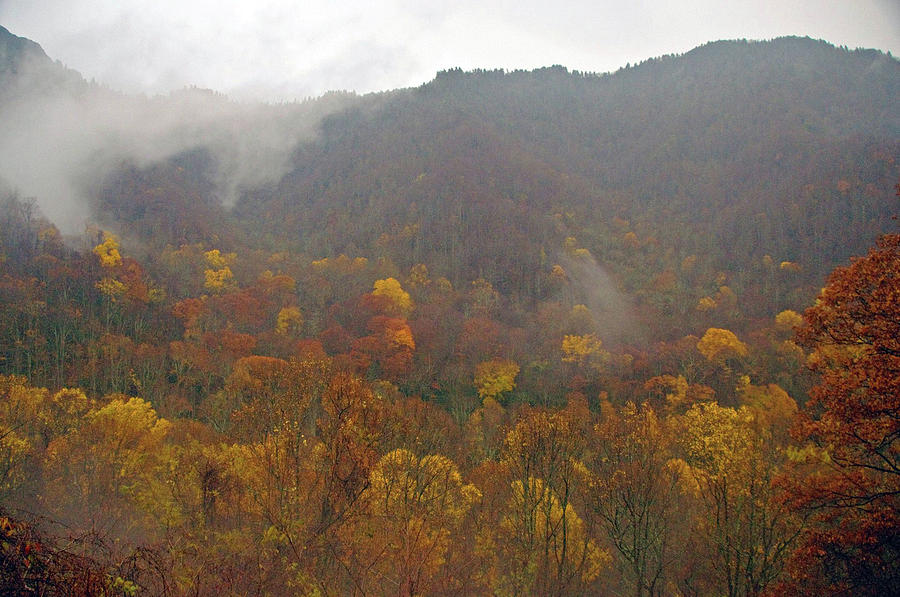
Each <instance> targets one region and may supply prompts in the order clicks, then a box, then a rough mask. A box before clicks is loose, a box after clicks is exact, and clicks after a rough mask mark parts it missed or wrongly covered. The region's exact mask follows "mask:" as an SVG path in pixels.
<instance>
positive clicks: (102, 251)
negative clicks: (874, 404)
mask: <svg viewBox="0 0 900 597" xmlns="http://www.w3.org/2000/svg"><path fill="white" fill-rule="evenodd" d="M93 252H94V255H96V256H97V257H99V258H100V265H102V266H103V267H116V266H119V265H122V255H120V254H119V239H117V238H116V237H115V236H114V235H112V234H110V233H108V232H105V233H104V234H103V242H102V243H100V244H99V245H97V246H96V247H94V251H93Z"/></svg>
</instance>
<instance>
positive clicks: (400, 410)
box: [0, 27, 900, 597]
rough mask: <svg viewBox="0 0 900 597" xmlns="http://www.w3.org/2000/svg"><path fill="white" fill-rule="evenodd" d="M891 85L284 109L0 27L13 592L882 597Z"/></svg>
mask: <svg viewBox="0 0 900 597" xmlns="http://www.w3.org/2000/svg"><path fill="white" fill-rule="evenodd" d="M898 98H900V63H898V61H897V60H896V59H895V58H893V57H892V56H890V55H889V54H883V53H880V52H877V51H874V50H853V51H851V50H848V49H846V48H837V47H834V46H831V45H829V44H827V43H825V42H821V41H814V40H810V39H808V38H802V39H801V38H781V39H776V40H772V41H767V42H748V41H727V42H714V43H710V44H707V45H705V46H702V47H699V48H697V49H695V50H692V51H690V52H688V53H686V54H684V55H679V56H665V57H662V58H658V59H653V60H649V61H647V62H644V63H642V64H639V65H635V66H630V65H629V66H628V67H626V68H623V69H620V70H619V71H617V72H615V73H607V74H593V73H580V72H571V71H569V70H567V69H566V68H564V67H561V66H553V67H549V68H544V69H539V70H535V71H527V72H526V71H514V72H504V71H499V70H498V71H475V72H463V71H461V70H448V71H444V72H440V73H438V74H437V76H436V78H435V79H434V80H433V81H431V82H429V83H427V84H425V85H422V86H421V87H418V88H413V89H402V90H396V91H390V92H384V93H378V94H369V95H362V96H359V95H355V94H352V93H332V94H328V95H326V96H323V97H321V98H317V99H310V100H306V101H303V102H296V103H286V104H280V105H254V104H239V103H235V102H231V101H230V100H229V99H228V98H226V97H224V96H221V95H219V94H216V93H214V92H211V91H207V90H201V89H185V90H183V91H181V92H177V93H173V94H171V95H169V96H165V97H153V98H147V97H139V96H126V95H122V94H119V93H117V92H114V91H111V90H109V89H106V88H104V87H102V86H100V85H97V84H96V83H92V82H91V83H89V82H86V81H84V80H83V79H82V78H81V76H80V75H78V73H75V72H74V71H71V70H68V69H66V68H65V67H64V66H62V65H61V64H60V63H58V62H53V61H52V60H51V59H50V58H48V57H47V56H46V55H45V54H44V52H43V50H41V48H40V46H38V45H37V44H35V43H33V42H30V41H29V40H25V39H23V38H19V37H16V36H14V35H12V34H11V33H9V32H8V31H6V30H5V29H3V28H2V27H0V593H3V594H6V593H9V594H23V595H63V594H73V593H74V594H85V595H129V596H131V595H166V596H181V595H250V594H253V595H309V596H312V595H403V596H409V597H411V596H413V595H585V594H591V595H625V594H629V595H635V596H638V597H641V596H648V597H649V596H656V595H683V596H690V595H698V596H703V595H728V596H730V597H736V596H753V595H812V594H816V595H832V594H833V595H849V594H853V595H872V596H874V595H889V594H896V592H897V587H898V586H900V573H898V571H900V561H898V555H900V283H898V276H900V234H898V223H897V220H896V217H897V216H898V215H900V200H898V199H900V196H898V193H900V187H898V183H900V102H898Z"/></svg>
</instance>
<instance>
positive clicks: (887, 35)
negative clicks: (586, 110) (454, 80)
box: [0, 0, 900, 101]
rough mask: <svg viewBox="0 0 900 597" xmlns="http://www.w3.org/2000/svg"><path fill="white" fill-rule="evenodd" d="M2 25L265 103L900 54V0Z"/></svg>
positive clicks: (649, 0) (142, 0)
mask: <svg viewBox="0 0 900 597" xmlns="http://www.w3.org/2000/svg"><path fill="white" fill-rule="evenodd" d="M0 25H3V26H5V27H6V28H7V29H9V30H10V31H12V32H13V33H15V34H16V35H20V36H23V37H28V38H29V39H32V40H34V41H36V42H38V43H39V44H41V45H42V46H43V48H44V50H45V51H46V52H47V53H48V54H49V55H50V57H51V58H54V59H56V60H60V61H61V62H63V63H64V64H65V65H67V66H69V67H70V68H74V69H76V70H78V71H80V72H81V73H82V74H83V75H84V76H85V77H86V78H88V79H91V78H93V79H96V80H97V81H99V82H102V83H105V84H107V85H109V86H110V87H113V88H115V89H118V90H122V91H128V92H144V93H148V94H157V93H166V92H168V91H171V90H173V89H180V88H182V87H184V86H187V85H197V86H200V87H208V88H211V89H215V90H217V91H221V92H224V93H227V94H228V95H230V96H232V97H234V98H240V99H264V100H269V101H278V100H292V99H302V98H305V97H315V96H318V95H321V94H322V93H324V92H326V91H329V90H352V91H357V92H360V93H364V92H369V91H378V90H385V89H394V88H398V87H409V86H415V85H420V84H422V83H424V82H426V81H429V80H431V79H432V78H434V75H435V73H436V72H437V71H438V70H441V69H446V68H451V67H456V66H459V67H462V68H463V69H472V68H505V69H515V68H524V69H532V68H537V67H541V66H549V65H553V64H562V65H564V66H567V67H569V68H570V69H577V70H582V71H592V72H606V71H610V70H616V69H617V68H619V67H620V66H624V65H625V63H626V62H631V63H635V62H640V61H642V60H645V59H647V58H652V57H655V56H661V55H663V54H672V53H683V52H686V51H688V50H690V49H691V48H693V47H696V46H698V45H701V44H703V43H705V42H707V41H713V40H718V39H735V38H748V39H771V38H773V37H778V36H782V35H808V36H810V37H813V38H820V39H825V40H826V41H829V42H831V43H834V44H836V45H847V46H849V47H850V48H856V47H865V48H876V49H879V50H883V51H890V52H891V53H892V54H894V55H898V54H900V1H898V0H755V1H754V0H693V1H689V2H674V1H672V2H666V1H658V0H617V1H610V0H593V1H587V0H556V1H553V2H549V1H541V2H539V1H535V0H456V1H454V0H449V1H435V0H389V1H378V0H368V1H366V0H354V1H336V0H334V1H328V0H309V1H298V0H150V1H148V0H0Z"/></svg>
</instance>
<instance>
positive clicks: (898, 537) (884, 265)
mask: <svg viewBox="0 0 900 597" xmlns="http://www.w3.org/2000/svg"><path fill="white" fill-rule="evenodd" d="M805 320H806V325H805V326H804V327H803V328H801V330H800V332H799V335H800V339H801V340H802V341H803V342H804V343H805V344H806V345H807V346H809V347H811V348H814V350H815V352H814V353H813V355H812V357H811V359H810V363H811V366H812V368H813V370H814V371H816V372H817V373H819V374H820V375H821V381H820V383H819V384H818V385H817V386H816V387H814V388H813V390H812V392H811V399H810V401H809V402H808V403H807V405H806V409H805V412H803V413H801V416H800V418H799V420H798V423H797V425H796V427H795V430H794V431H795V434H796V437H797V439H798V440H800V441H803V442H806V448H805V449H804V450H802V452H801V454H802V455H804V456H805V458H804V459H802V460H803V462H804V465H805V466H807V467H809V469H810V470H809V471H808V474H807V475H806V476H805V477H803V478H801V479H799V480H796V481H794V483H793V484H792V488H791V491H790V494H791V498H792V503H793V505H794V506H795V507H796V508H798V509H800V510H803V511H806V512H808V513H810V514H811V517H812V518H811V523H812V524H811V526H810V531H809V532H808V533H807V535H806V537H805V541H804V542H803V543H802V544H801V545H800V547H799V548H798V550H797V551H796V552H795V553H794V558H793V566H792V572H793V574H792V581H791V584H792V588H793V589H794V590H795V591H797V592H798V593H801V594H820V595H823V594H838V593H839V594H853V595H888V594H896V591H897V590H898V587H900V560H898V556H900V235H898V234H893V235H886V236H884V237H882V238H881V239H879V241H878V245H877V247H876V248H874V249H873V250H871V251H870V252H869V254H868V255H867V256H866V257H864V258H860V259H855V260H854V261H853V262H852V263H851V264H850V265H849V266H847V267H842V268H838V269H836V270H835V271H834V272H833V273H832V274H831V276H830V278H829V279H828V284H827V285H826V287H825V288H824V289H823V291H822V294H821V296H820V297H819V300H818V301H817V303H816V305H815V306H814V307H812V308H810V309H808V310H807V311H806V314H805Z"/></svg>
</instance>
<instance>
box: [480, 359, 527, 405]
mask: <svg viewBox="0 0 900 597" xmlns="http://www.w3.org/2000/svg"><path fill="white" fill-rule="evenodd" d="M518 374H519V365H517V364H516V363H515V362H514V361H510V360H508V359H491V360H490V361H485V362H483V363H480V364H479V365H478V366H477V367H475V387H476V388H477V389H478V395H479V396H480V397H481V398H482V399H487V398H497V396H499V395H500V394H502V393H503V392H511V391H512V390H514V389H515V388H516V376H517V375H518Z"/></svg>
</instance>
